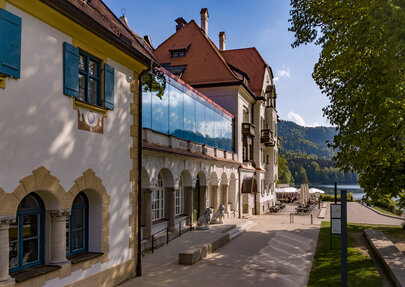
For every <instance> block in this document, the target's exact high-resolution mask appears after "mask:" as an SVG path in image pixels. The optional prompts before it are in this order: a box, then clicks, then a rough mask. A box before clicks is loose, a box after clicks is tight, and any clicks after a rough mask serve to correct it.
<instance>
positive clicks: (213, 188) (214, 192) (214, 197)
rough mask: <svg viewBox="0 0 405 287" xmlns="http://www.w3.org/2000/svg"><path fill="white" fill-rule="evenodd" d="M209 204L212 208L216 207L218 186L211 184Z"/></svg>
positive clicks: (215, 208)
mask: <svg viewBox="0 0 405 287" xmlns="http://www.w3.org/2000/svg"><path fill="white" fill-rule="evenodd" d="M211 201H212V202H211V204H212V207H213V208H214V210H217V209H218V186H214V185H211Z"/></svg>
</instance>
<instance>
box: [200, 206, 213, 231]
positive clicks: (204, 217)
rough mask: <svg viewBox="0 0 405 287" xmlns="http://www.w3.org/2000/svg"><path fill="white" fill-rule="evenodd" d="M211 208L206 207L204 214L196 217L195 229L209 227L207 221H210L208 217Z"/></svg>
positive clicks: (209, 216)
mask: <svg viewBox="0 0 405 287" xmlns="http://www.w3.org/2000/svg"><path fill="white" fill-rule="evenodd" d="M211 213H212V211H211V209H210V208H207V209H205V211H204V214H203V215H201V216H200V218H198V221H197V229H202V230H205V229H210V226H209V225H208V223H209V222H210V218H211Z"/></svg>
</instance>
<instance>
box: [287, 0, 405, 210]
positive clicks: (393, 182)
mask: <svg viewBox="0 0 405 287" xmlns="http://www.w3.org/2000/svg"><path fill="white" fill-rule="evenodd" d="M291 7H292V8H291V11H290V15H291V19H290V22H291V24H292V26H291V27H290V29H289V30H290V31H292V32H294V33H295V41H294V43H293V44H292V46H293V47H297V46H300V45H302V44H308V43H311V42H314V43H315V44H316V45H320V46H321V47H322V52H321V54H320V57H319V60H318V62H317V64H316V65H315V68H314V72H313V74H312V76H313V78H314V80H315V82H316V83H317V85H318V86H319V87H320V89H321V91H322V93H324V94H325V95H326V96H328V98H329V100H330V105H329V106H327V107H325V108H324V114H325V115H326V116H327V118H328V119H329V121H330V123H331V124H332V125H333V126H336V127H337V129H338V132H339V133H338V134H337V135H336V136H335V137H334V141H333V143H331V144H330V145H331V146H332V147H333V148H334V149H335V150H336V151H337V153H336V156H335V159H336V160H337V165H338V167H340V168H342V169H343V170H344V171H349V170H354V171H355V172H357V173H358V174H359V184H360V185H361V186H362V187H363V188H364V190H365V191H366V192H367V194H368V195H369V196H371V197H372V198H378V197H381V196H389V197H397V196H398V197H400V198H401V199H402V204H401V205H402V206H405V123H404V119H405V10H404V9H405V0H368V1H364V0H291Z"/></svg>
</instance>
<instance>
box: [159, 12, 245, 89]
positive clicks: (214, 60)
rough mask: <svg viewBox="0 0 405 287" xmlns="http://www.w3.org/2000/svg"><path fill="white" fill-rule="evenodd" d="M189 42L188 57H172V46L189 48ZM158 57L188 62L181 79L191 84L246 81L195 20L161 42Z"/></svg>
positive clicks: (163, 60)
mask: <svg viewBox="0 0 405 287" xmlns="http://www.w3.org/2000/svg"><path fill="white" fill-rule="evenodd" d="M189 44H192V45H191V46H190V48H189V49H188V51H187V53H186V56H185V57H178V58H172V57H171V53H170V50H171V49H175V48H178V47H187V46H188V45H189ZM155 57H156V58H157V59H158V61H159V62H161V63H170V64H171V65H173V66H177V65H187V68H186V69H185V71H184V73H183V74H182V79H183V80H184V81H185V82H187V83H189V84H190V85H201V84H212V83H240V82H241V80H243V79H241V78H239V77H238V76H237V75H236V74H235V73H234V72H233V71H232V69H231V68H230V67H229V66H228V65H227V64H226V61H225V59H224V57H223V56H222V55H221V53H220V52H219V50H218V48H217V47H216V46H215V44H214V43H213V42H212V41H211V40H210V39H209V38H208V37H207V36H206V35H205V33H204V32H203V31H202V30H201V28H200V27H199V26H198V25H197V23H196V22H195V21H194V20H191V21H190V22H189V23H187V25H185V26H184V27H182V28H181V29H179V30H178V31H177V32H176V33H174V34H173V35H172V36H171V37H169V38H168V39H167V40H166V41H164V42H163V43H162V44H160V45H159V47H158V48H157V49H156V50H155Z"/></svg>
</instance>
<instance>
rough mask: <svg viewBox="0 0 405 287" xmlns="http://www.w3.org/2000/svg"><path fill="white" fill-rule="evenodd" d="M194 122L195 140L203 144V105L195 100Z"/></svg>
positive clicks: (204, 124) (204, 122)
mask: <svg viewBox="0 0 405 287" xmlns="http://www.w3.org/2000/svg"><path fill="white" fill-rule="evenodd" d="M195 124H196V128H195V129H196V139H195V140H196V142H198V143H200V144H205V143H206V141H205V126H206V120H205V106H204V105H203V104H202V103H200V102H198V101H196V106H195Z"/></svg>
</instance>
